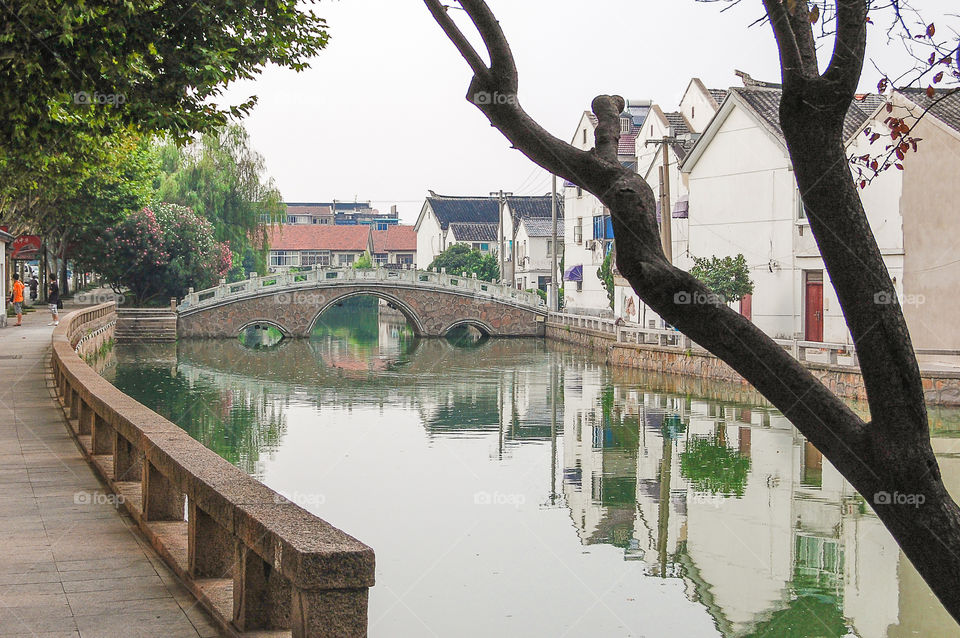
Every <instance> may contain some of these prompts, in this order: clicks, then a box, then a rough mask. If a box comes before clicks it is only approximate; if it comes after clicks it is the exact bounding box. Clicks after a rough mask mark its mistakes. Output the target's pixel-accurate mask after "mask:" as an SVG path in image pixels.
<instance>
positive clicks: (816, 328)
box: [804, 279, 823, 341]
mask: <svg viewBox="0 0 960 638" xmlns="http://www.w3.org/2000/svg"><path fill="white" fill-rule="evenodd" d="M806 313H807V314H806V322H805V324H804V325H805V331H804V333H805V336H804V338H805V339H806V340H807V341H823V281H810V280H809V279H808V280H807V298H806Z"/></svg>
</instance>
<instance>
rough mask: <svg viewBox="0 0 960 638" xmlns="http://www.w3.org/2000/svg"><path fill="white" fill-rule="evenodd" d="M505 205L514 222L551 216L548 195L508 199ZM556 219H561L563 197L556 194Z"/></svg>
mask: <svg viewBox="0 0 960 638" xmlns="http://www.w3.org/2000/svg"><path fill="white" fill-rule="evenodd" d="M507 204H508V205H509V206H510V211H511V212H512V213H513V218H514V219H516V220H521V219H528V218H530V217H546V218H547V219H549V218H550V217H552V216H553V212H552V209H551V206H550V195H535V196H533V197H508V198H507ZM557 217H559V218H560V219H563V195H562V194H561V193H557Z"/></svg>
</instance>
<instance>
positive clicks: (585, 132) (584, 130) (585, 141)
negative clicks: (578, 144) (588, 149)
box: [583, 129, 587, 144]
mask: <svg viewBox="0 0 960 638" xmlns="http://www.w3.org/2000/svg"><path fill="white" fill-rule="evenodd" d="M583 143H584V144H586V143H587V129H583Z"/></svg>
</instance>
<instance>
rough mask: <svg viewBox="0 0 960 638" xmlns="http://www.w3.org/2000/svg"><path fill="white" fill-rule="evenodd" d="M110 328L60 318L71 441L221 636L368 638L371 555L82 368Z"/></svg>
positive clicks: (106, 311)
mask: <svg viewBox="0 0 960 638" xmlns="http://www.w3.org/2000/svg"><path fill="white" fill-rule="evenodd" d="M115 317H116V306H115V304H113V303H110V304H102V305H99V306H94V307H91V308H88V309H84V310H79V311H76V312H73V313H70V314H69V315H67V316H65V317H64V318H63V319H62V320H61V322H60V326H59V327H57V328H56V329H55V331H54V333H53V354H52V367H53V376H54V380H55V382H56V386H57V389H58V392H59V395H60V398H61V401H62V403H63V405H64V410H65V411H66V412H67V413H68V416H69V419H70V422H71V425H72V426H73V428H74V432H75V434H76V436H77V439H78V441H79V443H80V444H81V447H82V448H83V449H84V450H85V452H86V454H87V456H88V458H89V460H90V461H91V462H92V463H93V465H94V467H95V468H96V469H97V471H98V472H99V473H100V475H101V476H102V477H103V478H104V480H105V481H106V483H107V484H108V486H109V487H110V489H112V490H113V491H114V492H115V494H116V497H117V502H118V503H122V506H123V507H124V508H125V509H126V511H127V512H128V513H129V514H130V515H131V517H132V518H133V519H134V520H135V521H136V522H137V524H138V525H139V527H140V528H141V529H142V530H143V532H144V533H145V534H146V536H147V537H148V538H149V539H150V541H151V543H152V544H153V545H154V547H155V548H156V549H157V551H158V552H159V553H160V555H161V556H162V557H163V558H164V559H165V560H166V561H167V562H168V563H169V564H170V566H171V567H172V568H173V570H174V571H175V572H176V573H177V574H178V576H180V578H181V579H182V580H183V581H184V582H185V584H186V585H187V586H188V587H189V588H190V589H191V591H193V593H194V594H195V595H196V596H197V598H198V599H199V600H200V602H201V603H202V604H203V605H204V606H205V607H206V608H207V609H208V610H209V611H210V612H211V613H212V615H213V616H214V617H215V618H216V619H217V621H218V622H219V623H220V624H221V626H222V628H223V629H224V630H225V631H227V632H228V633H230V634H233V635H244V634H246V633H247V632H258V631H261V630H287V631H279V632H277V633H273V632H271V634H270V635H284V634H288V635H292V636H294V637H295V638H299V637H306V636H318V637H333V636H337V637H354V636H366V635H367V601H368V591H369V588H370V587H372V586H373V584H374V553H373V550H372V549H371V548H370V547H368V546H366V545H364V544H363V543H361V542H360V541H358V540H356V539H355V538H353V537H351V536H349V535H348V534H346V533H344V532H342V531H340V530H339V529H336V528H335V527H333V526H331V525H330V524H328V523H327V522H325V521H323V520H321V519H319V518H317V517H316V516H314V515H313V514H311V513H310V512H307V511H306V510H304V509H302V508H300V507H299V506H297V505H296V504H294V503H291V502H289V501H287V499H285V498H284V497H283V496H281V495H280V494H278V493H277V492H275V491H273V490H271V489H270V488H268V487H267V486H265V485H263V484H262V483H260V482H259V481H257V480H255V479H253V478H252V477H250V476H249V475H247V474H246V473H244V472H242V471H241V470H239V469H238V468H236V467H234V466H233V465H231V464H230V463H229V462H227V461H225V460H224V459H222V458H221V457H220V456H218V455H217V454H216V453H215V452H213V451H211V450H209V449H207V448H206V447H204V446H203V445H202V444H201V443H199V442H198V441H196V440H194V439H193V438H191V437H190V436H189V435H188V434H187V433H186V432H185V431H184V430H182V429H181V428H180V427H178V426H177V425H175V424H174V423H172V422H170V421H168V420H167V419H165V418H163V417H162V416H160V415H158V414H156V413H155V412H153V411H152V410H150V409H148V408H146V407H145V406H143V405H141V404H140V403H138V402H137V401H135V400H134V399H132V398H130V397H128V396H127V395H125V394H124V393H122V392H121V391H120V390H118V389H117V388H116V387H114V386H113V385H112V384H110V383H109V382H108V381H106V380H105V379H103V378H102V377H101V376H100V375H99V374H97V373H96V372H95V371H94V370H93V369H92V368H90V367H89V366H88V365H87V364H86V363H84V362H83V361H82V360H81V359H80V357H79V356H78V354H77V352H76V351H75V349H76V347H77V345H78V343H80V342H81V340H82V339H83V338H84V336H86V335H90V334H94V333H96V332H97V331H98V330H101V329H102V328H103V327H104V326H106V325H108V324H109V322H111V321H113V320H115ZM98 334H100V333H98ZM257 635H261V634H257Z"/></svg>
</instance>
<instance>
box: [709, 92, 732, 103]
mask: <svg viewBox="0 0 960 638" xmlns="http://www.w3.org/2000/svg"><path fill="white" fill-rule="evenodd" d="M707 92H709V93H710V97H712V98H713V101H714V102H716V103H717V106H720V105H721V104H723V101H724V100H725V99H727V91H726V90H725V89H707Z"/></svg>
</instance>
